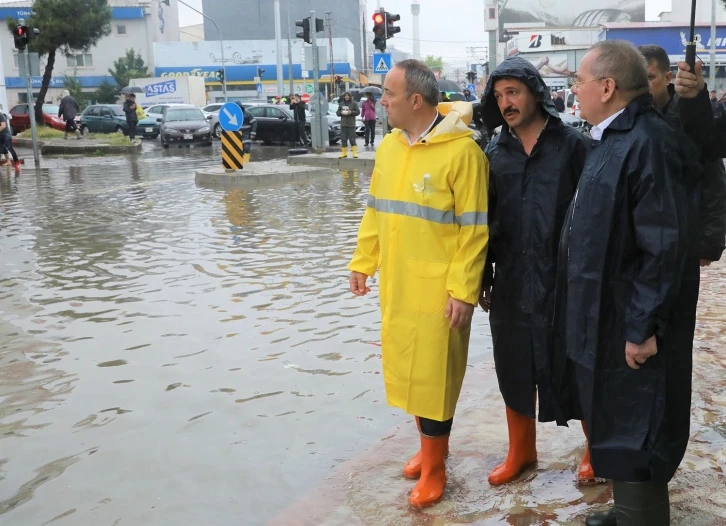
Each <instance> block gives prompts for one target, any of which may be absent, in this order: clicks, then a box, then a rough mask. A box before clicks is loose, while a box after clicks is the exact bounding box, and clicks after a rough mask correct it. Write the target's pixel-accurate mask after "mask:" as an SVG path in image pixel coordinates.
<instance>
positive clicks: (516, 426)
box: [482, 57, 594, 485]
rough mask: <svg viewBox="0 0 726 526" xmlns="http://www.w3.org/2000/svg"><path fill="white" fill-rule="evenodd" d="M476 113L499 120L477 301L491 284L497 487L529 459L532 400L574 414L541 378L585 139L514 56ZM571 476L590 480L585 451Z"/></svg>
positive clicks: (547, 411) (490, 151)
mask: <svg viewBox="0 0 726 526" xmlns="http://www.w3.org/2000/svg"><path fill="white" fill-rule="evenodd" d="M482 117H483V120H484V122H485V124H486V127H487V128H489V129H493V128H496V127H498V126H502V131H501V133H500V134H499V135H497V136H494V138H493V139H492V140H491V142H490V143H489V145H488V147H487V149H486V154H487V157H488V159H489V163H490V186H489V189H490V192H489V193H490V195H489V222H490V225H491V235H492V237H491V244H490V248H489V257H488V261H487V268H488V271H487V272H485V279H484V282H483V285H484V286H483V294H484V297H483V298H482V307H483V308H484V309H485V310H489V305H488V301H489V291H491V315H490V325H491V330H492V339H493V343H494V363H495V366H496V371H497V378H498V380H499V389H500V391H501V393H502V396H503V397H504V402H505V404H506V406H507V426H508V428H509V453H508V455H507V459H506V460H505V462H504V463H503V464H501V465H500V466H498V467H497V468H496V469H495V470H494V471H493V472H492V473H491V475H490V476H489V482H490V483H491V484H495V485H496V484H504V483H506V482H509V481H511V480H513V479H515V478H516V477H517V476H518V475H519V474H520V473H521V472H522V470H524V469H525V468H526V467H527V466H529V465H531V464H533V463H534V462H535V461H536V459H537V449H536V423H535V415H536V411H535V399H536V398H537V397H538V398H539V420H540V421H541V422H551V421H553V420H557V421H558V422H559V423H561V424H565V423H566V422H567V420H568V419H569V418H571V417H577V415H576V414H568V415H567V416H563V414H562V413H559V412H558V411H557V408H556V407H555V404H554V403H553V401H552V396H551V393H550V388H549V386H548V382H547V377H548V363H549V356H550V354H551V353H552V346H553V343H554V333H553V328H552V320H553V316H554V305H555V303H554V295H555V282H556V277H557V249H558V244H559V239H560V231H561V229H562V224H563V223H564V220H565V215H566V212H567V208H568V207H569V205H570V201H571V200H572V197H573V196H574V195H575V189H576V187H577V181H578V179H579V177H580V173H581V172H582V168H583V166H584V161H585V155H586V153H587V146H586V143H587V139H586V138H585V136H584V135H582V134H581V133H580V132H579V131H577V130H576V129H575V128H573V127H571V126H569V125H566V124H564V123H563V122H562V121H561V120H560V117H559V112H558V111H557V110H556V108H555V105H554V103H553V101H552V96H551V94H550V90H549V88H547V86H546V85H545V83H544V81H543V80H542V78H541V77H540V75H539V73H538V72H537V70H536V69H535V67H534V66H533V65H532V64H531V63H530V62H529V61H527V60H524V59H523V58H520V57H512V58H509V59H507V60H505V61H504V62H503V63H502V64H500V65H499V67H498V68H496V70H495V71H494V72H493V73H492V75H491V76H490V78H489V81H488V83H487V86H486V89H485V92H484V98H483V99H482ZM492 263H494V264H495V266H496V273H495V274H494V277H493V280H492V278H491V269H492ZM578 479H580V480H584V481H591V480H593V479H594V475H593V473H592V468H591V466H590V461H589V457H588V455H587V453H586V454H585V458H584V459H583V462H582V464H581V465H580V469H579V470H578Z"/></svg>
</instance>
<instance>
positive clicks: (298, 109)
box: [290, 94, 309, 146]
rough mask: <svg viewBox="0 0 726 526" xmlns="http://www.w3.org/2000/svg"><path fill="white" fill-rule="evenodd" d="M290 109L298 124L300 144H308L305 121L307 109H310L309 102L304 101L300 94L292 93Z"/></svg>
mask: <svg viewBox="0 0 726 526" xmlns="http://www.w3.org/2000/svg"><path fill="white" fill-rule="evenodd" d="M290 101H291V102H290V109H291V110H292V114H293V116H294V118H295V125H296V126H297V138H298V140H299V141H300V144H302V145H303V146H307V145H308V143H309V139H308V134H307V132H306V131H305V123H306V121H307V118H306V115H305V110H307V109H308V107H307V104H305V103H304V102H303V100H302V99H301V98H300V95H297V94H295V95H292V96H291V97H290Z"/></svg>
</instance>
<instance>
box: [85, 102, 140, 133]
mask: <svg viewBox="0 0 726 526" xmlns="http://www.w3.org/2000/svg"><path fill="white" fill-rule="evenodd" d="M123 108H124V107H123V106H122V105H121V104H92V105H90V106H89V107H88V108H86V110H85V111H84V112H83V114H81V128H80V129H81V133H83V134H84V135H85V134H87V133H114V132H116V133H123V134H124V135H128V134H129V125H128V124H127V123H126V114H125V113H124V109H123Z"/></svg>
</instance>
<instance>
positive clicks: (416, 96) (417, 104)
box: [412, 93, 423, 110]
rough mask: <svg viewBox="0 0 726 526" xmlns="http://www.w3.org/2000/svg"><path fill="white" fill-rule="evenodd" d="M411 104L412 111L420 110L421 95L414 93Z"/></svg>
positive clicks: (421, 103) (421, 104)
mask: <svg viewBox="0 0 726 526" xmlns="http://www.w3.org/2000/svg"><path fill="white" fill-rule="evenodd" d="M412 102H413V109H414V110H418V109H419V108H421V106H423V97H422V96H421V95H419V94H418V93H416V94H414V96H413V100H412Z"/></svg>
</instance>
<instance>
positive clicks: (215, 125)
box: [202, 102, 224, 139]
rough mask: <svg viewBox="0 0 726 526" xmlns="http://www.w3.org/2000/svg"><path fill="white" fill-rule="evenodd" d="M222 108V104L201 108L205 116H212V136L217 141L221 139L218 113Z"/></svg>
mask: <svg viewBox="0 0 726 526" xmlns="http://www.w3.org/2000/svg"><path fill="white" fill-rule="evenodd" d="M222 106H224V103H220V102H217V103H215V104H208V105H207V106H204V107H203V108H202V111H203V112H204V114H205V115H211V116H212V124H211V126H212V135H214V136H215V137H216V138H217V139H221V138H222V125H221V124H219V111H220V110H221V109H222Z"/></svg>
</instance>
